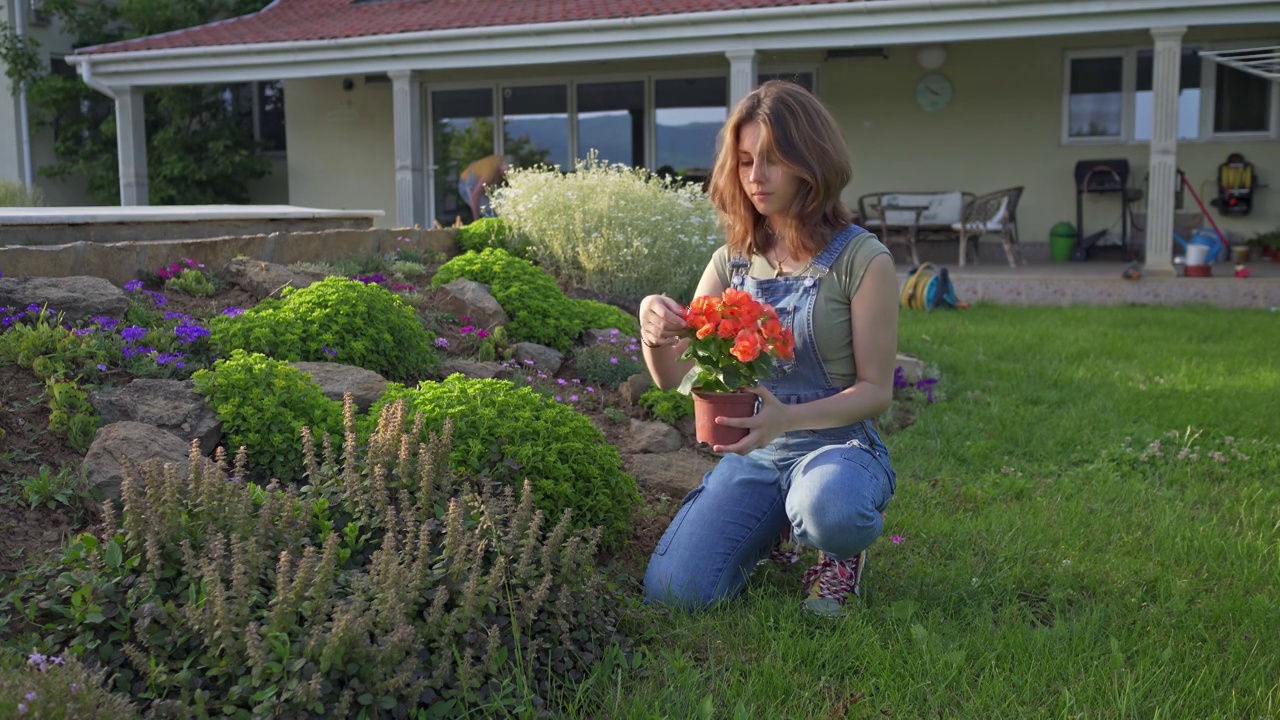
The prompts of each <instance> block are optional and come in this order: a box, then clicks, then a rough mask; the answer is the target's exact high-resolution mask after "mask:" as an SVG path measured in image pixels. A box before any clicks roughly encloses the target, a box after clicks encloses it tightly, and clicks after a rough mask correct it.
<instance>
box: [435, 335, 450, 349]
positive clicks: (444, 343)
mask: <svg viewBox="0 0 1280 720" xmlns="http://www.w3.org/2000/svg"><path fill="white" fill-rule="evenodd" d="M436 347H438V348H444V349H445V350H448V349H449V340H448V339H447V338H442V337H438V338H436Z"/></svg>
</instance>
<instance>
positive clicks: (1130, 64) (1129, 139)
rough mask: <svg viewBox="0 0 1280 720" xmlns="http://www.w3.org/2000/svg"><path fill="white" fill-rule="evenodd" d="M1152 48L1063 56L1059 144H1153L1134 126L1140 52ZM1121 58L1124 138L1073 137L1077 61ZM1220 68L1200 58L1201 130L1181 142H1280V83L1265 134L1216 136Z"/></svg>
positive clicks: (1216, 45)
mask: <svg viewBox="0 0 1280 720" xmlns="http://www.w3.org/2000/svg"><path fill="white" fill-rule="evenodd" d="M1259 43H1262V44H1267V43H1266V42H1265V41H1257V40H1255V41H1243V42H1242V41H1233V42H1225V43H1224V42H1206V43H1197V42H1190V43H1187V42H1184V43H1183V44H1182V47H1183V48H1184V49H1186V48H1194V49H1196V50H1232V49H1239V48H1247V47H1251V46H1255V45H1258V44H1259ZM1151 49H1152V46H1150V45H1143V46H1136V45H1135V46H1121V47H1107V48H1091V49H1084V50H1080V49H1073V50H1066V51H1064V52H1063V56H1062V88H1061V98H1062V100H1061V102H1062V108H1061V111H1060V116H1059V121H1058V122H1059V129H1058V134H1059V142H1060V144H1061V145H1062V146H1064V147H1090V146H1117V145H1118V146H1142V145H1148V144H1150V140H1138V139H1136V138H1135V137H1134V130H1133V122H1134V115H1135V107H1136V102H1137V100H1136V98H1137V88H1138V52H1139V51H1140V50H1151ZM1115 57H1119V58H1121V62H1122V65H1121V72H1120V96H1121V101H1120V134H1119V135H1118V136H1108V137H1097V138H1088V137H1079V138H1077V137H1071V136H1070V128H1071V65H1072V61H1073V60H1077V59H1088V58H1115ZM1217 66H1218V63H1217V62H1216V61H1214V60H1211V59H1209V58H1205V57H1203V56H1201V58H1200V127H1199V132H1198V133H1197V135H1196V137H1194V138H1179V139H1178V142H1179V143H1180V144H1182V143H1191V144H1200V143H1219V142H1241V141H1255V140H1275V139H1277V138H1280V83H1274V82H1273V83H1271V86H1270V90H1271V98H1270V102H1269V113H1268V118H1267V120H1268V125H1269V127H1268V128H1267V129H1266V130H1265V131H1249V132H1235V133H1220V132H1216V131H1215V130H1214V127H1213V115H1214V112H1213V111H1214V106H1215V104H1216V103H1217V91H1218V88H1217Z"/></svg>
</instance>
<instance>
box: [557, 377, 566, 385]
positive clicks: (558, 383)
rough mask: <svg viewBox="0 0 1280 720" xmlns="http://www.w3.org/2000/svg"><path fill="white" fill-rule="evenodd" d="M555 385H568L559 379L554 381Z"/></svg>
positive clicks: (562, 379)
mask: <svg viewBox="0 0 1280 720" xmlns="http://www.w3.org/2000/svg"><path fill="white" fill-rule="evenodd" d="M556 384H557V385H567V384H568V383H567V382H566V381H565V379H564V378H560V379H558V380H556Z"/></svg>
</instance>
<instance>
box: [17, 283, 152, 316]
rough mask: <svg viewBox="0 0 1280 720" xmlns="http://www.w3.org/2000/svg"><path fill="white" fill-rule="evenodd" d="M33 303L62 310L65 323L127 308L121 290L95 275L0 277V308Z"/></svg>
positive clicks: (123, 310)
mask: <svg viewBox="0 0 1280 720" xmlns="http://www.w3.org/2000/svg"><path fill="white" fill-rule="evenodd" d="M31 304H35V305H39V306H41V307H47V308H48V309H49V310H50V311H52V312H55V313H59V312H60V313H62V318H63V320H65V321H66V322H75V321H77V320H82V319H84V318H87V317H94V316H97V315H109V316H111V317H117V318H118V317H121V316H123V315H124V312H125V310H128V309H129V297H128V295H126V294H125V292H124V290H121V289H120V288H118V287H116V286H115V285H112V284H111V282H110V281H108V280H104V279H102V278H98V277H88V276H76V277H63V278H48V277H11V278H0V307H18V308H25V307H26V306H28V305H31Z"/></svg>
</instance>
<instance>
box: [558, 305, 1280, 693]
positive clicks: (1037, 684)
mask: <svg viewBox="0 0 1280 720" xmlns="http://www.w3.org/2000/svg"><path fill="white" fill-rule="evenodd" d="M901 349H902V350H903V351H905V352H911V353H915V354H917V355H919V356H921V357H922V358H924V359H926V360H927V361H929V362H932V363H936V366H937V369H938V374H939V377H940V383H939V389H940V390H941V391H942V393H943V397H942V398H941V401H940V402H939V403H937V404H935V405H932V406H930V407H928V408H927V409H926V410H925V411H924V413H923V415H922V416H921V417H920V420H919V422H918V423H917V424H916V425H914V426H912V427H911V428H909V429H907V430H905V431H903V432H900V433H897V434H894V435H892V436H890V437H889V438H887V441H888V443H889V445H890V447H891V449H892V452H893V455H894V462H895V465H896V467H897V469H898V471H899V486H898V494H897V498H896V499H895V500H894V503H893V505H892V507H891V508H890V510H889V518H888V523H887V527H886V533H885V537H884V538H883V539H882V540H881V541H880V542H879V543H877V545H876V546H875V547H874V548H873V549H872V551H871V559H870V565H869V568H870V569H869V571H868V580H867V582H868V585H869V587H870V590H871V598H870V605H869V606H864V607H860V608H858V609H857V610H856V611H854V612H852V613H850V614H849V615H848V616H847V617H845V618H842V619H839V620H836V621H822V620H819V619H816V618H810V617H807V616H805V615H803V614H802V613H801V611H800V609H799V604H798V601H799V579H798V578H799V574H800V572H801V569H802V568H798V567H797V568H792V569H787V570H782V569H776V568H772V567H771V568H769V569H766V570H765V571H763V572H761V573H758V574H757V576H756V577H755V578H754V579H753V582H752V584H751V587H750V590H749V593H748V595H747V596H746V597H745V598H743V599H741V600H738V601H735V602H734V603H732V604H730V605H728V606H727V607H725V608H723V609H720V610H717V611H713V612H710V613H705V614H701V615H682V614H681V615H676V616H674V617H671V616H668V615H666V614H659V613H650V614H644V615H642V616H641V617H640V618H639V619H638V620H637V621H636V623H637V626H638V627H639V628H640V629H641V631H643V632H644V633H646V635H645V638H644V641H643V643H642V650H641V652H640V655H639V657H640V662H639V663H638V667H633V668H627V669H621V668H613V669H607V670H605V671H602V672H600V673H599V674H598V676H597V677H596V678H595V680H596V684H595V685H594V687H593V688H591V689H590V690H588V691H587V692H586V693H585V694H583V695H582V696H581V697H579V705H580V710H579V711H578V713H576V714H578V715H580V716H582V717H619V718H655V717H670V718H706V717H716V718H841V717H847V718H882V717H888V716H892V717H894V718H940V717H946V718H953V717H967V718H1075V717H1081V718H1122V717H1123V718H1130V717H1132V718H1217V717H1222V718H1275V717H1280V523H1278V520H1280V446H1278V444H1277V443H1278V442H1280V440H1278V438H1280V410H1278V409H1277V407H1278V406H1280V314H1276V313H1271V312H1266V311H1253V312H1248V311H1219V310H1213V309H1207V308H1192V309H1186V308H1180V309H1164V308H1136V307H1118V308H1097V309H1090V308H1073V309H1060V308H1011V307H991V306H977V307H974V308H971V309H969V310H965V311H957V312H942V311H939V312H936V313H934V314H929V315H925V314H909V313H904V315H903V318H902V333H901ZM1154 441H1159V443H1160V446H1159V447H1160V452H1161V454H1162V455H1161V456H1148V457H1145V458H1144V457H1143V451H1144V450H1146V449H1147V448H1148V446H1149V445H1150V444H1151V443H1152V442H1154ZM1184 447H1186V448H1189V449H1188V450H1187V451H1186V452H1182V453H1181V455H1182V457H1179V455H1180V450H1181V449H1182V448H1184ZM1130 448H1131V449H1130ZM1214 454H1218V455H1217V458H1219V459H1215V457H1214ZM1246 458H1247V459H1246ZM891 534H892V535H900V536H902V537H903V538H905V539H904V540H903V542H901V543H900V544H896V545H895V544H892V543H891V542H889V540H888V536H889V535H891ZM806 560H807V558H806Z"/></svg>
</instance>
